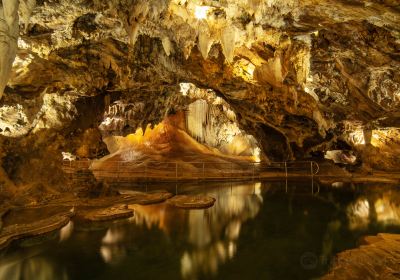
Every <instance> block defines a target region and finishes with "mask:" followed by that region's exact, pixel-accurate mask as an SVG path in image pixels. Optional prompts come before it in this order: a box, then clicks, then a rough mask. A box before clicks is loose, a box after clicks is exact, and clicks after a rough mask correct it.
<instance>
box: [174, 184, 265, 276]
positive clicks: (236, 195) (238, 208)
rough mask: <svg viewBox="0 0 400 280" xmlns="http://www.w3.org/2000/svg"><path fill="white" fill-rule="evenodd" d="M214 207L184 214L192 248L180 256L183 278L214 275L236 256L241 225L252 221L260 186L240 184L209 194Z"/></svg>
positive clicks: (257, 207)
mask: <svg viewBox="0 0 400 280" xmlns="http://www.w3.org/2000/svg"><path fill="white" fill-rule="evenodd" d="M208 195H212V196H213V197H216V199H217V203H216V204H215V205H214V207H212V208H209V209H206V210H196V211H191V212H189V213H188V219H189V221H188V222H189V234H188V240H187V241H188V242H189V243H190V244H191V245H192V248H191V249H190V250H186V251H185V252H184V253H183V255H182V257H181V275H182V278H184V279H192V278H196V277H197V276H198V275H201V274H203V275H216V274H217V272H218V266H220V265H221V264H223V263H225V262H226V261H227V260H228V259H231V258H233V257H234V255H235V254H236V247H237V244H236V243H237V240H238V238H239V235H240V230H241V227H242V223H243V222H245V221H247V220H248V219H252V218H254V217H255V216H256V215H257V213H258V212H259V211H260V208H261V205H262V201H263V199H262V196H261V184H260V183H255V184H243V185H238V186H235V188H234V190H233V191H232V190H231V189H230V188H222V189H218V190H217V191H216V192H214V191H211V192H210V193H208Z"/></svg>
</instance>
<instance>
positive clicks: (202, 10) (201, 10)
mask: <svg viewBox="0 0 400 280" xmlns="http://www.w3.org/2000/svg"><path fill="white" fill-rule="evenodd" d="M209 9H210V7H207V6H196V7H195V8H194V16H195V17H196V18H197V19H199V20H202V19H206V18H207V12H208V10H209Z"/></svg>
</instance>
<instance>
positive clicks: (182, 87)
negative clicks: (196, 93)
mask: <svg viewBox="0 0 400 280" xmlns="http://www.w3.org/2000/svg"><path fill="white" fill-rule="evenodd" d="M179 86H180V92H181V93H182V95H183V96H186V95H187V94H188V91H189V89H190V83H180V84H179Z"/></svg>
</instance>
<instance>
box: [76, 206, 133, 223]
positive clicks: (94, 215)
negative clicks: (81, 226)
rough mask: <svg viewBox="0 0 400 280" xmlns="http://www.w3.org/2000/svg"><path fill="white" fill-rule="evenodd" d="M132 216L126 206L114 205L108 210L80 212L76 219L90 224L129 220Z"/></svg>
mask: <svg viewBox="0 0 400 280" xmlns="http://www.w3.org/2000/svg"><path fill="white" fill-rule="evenodd" d="M132 216H133V211H132V210H129V209H128V207H127V205H115V206H111V207H108V208H101V209H95V210H90V211H87V212H81V213H79V215H77V218H78V219H81V220H84V221H91V222H101V221H109V220H116V219H122V218H129V217H132Z"/></svg>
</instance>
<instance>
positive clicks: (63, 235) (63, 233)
mask: <svg viewBox="0 0 400 280" xmlns="http://www.w3.org/2000/svg"><path fill="white" fill-rule="evenodd" d="M73 232H74V222H72V221H69V222H68V224H66V225H65V226H64V227H63V228H61V229H60V242H63V241H66V240H68V239H69V238H70V237H71V235H72V233H73Z"/></svg>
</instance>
